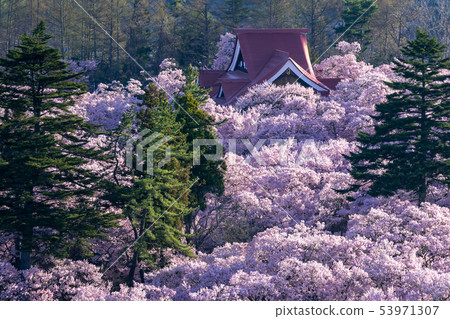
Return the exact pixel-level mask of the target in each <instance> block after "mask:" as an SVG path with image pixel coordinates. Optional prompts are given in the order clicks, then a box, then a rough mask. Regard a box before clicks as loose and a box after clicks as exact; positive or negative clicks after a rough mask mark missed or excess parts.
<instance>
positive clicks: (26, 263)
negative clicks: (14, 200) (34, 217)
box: [19, 225, 33, 270]
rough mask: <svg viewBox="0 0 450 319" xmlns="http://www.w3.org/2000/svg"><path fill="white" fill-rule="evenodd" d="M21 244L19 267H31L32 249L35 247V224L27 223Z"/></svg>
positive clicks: (21, 268) (24, 268)
mask: <svg viewBox="0 0 450 319" xmlns="http://www.w3.org/2000/svg"><path fill="white" fill-rule="evenodd" d="M19 246H20V254H19V256H20V257H19V258H20V262H19V269H20V270H26V269H30V267H31V251H32V248H33V226H30V225H25V227H24V229H23V230H22V240H21V243H20V244H19Z"/></svg>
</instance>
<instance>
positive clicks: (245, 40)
mask: <svg viewBox="0 0 450 319" xmlns="http://www.w3.org/2000/svg"><path fill="white" fill-rule="evenodd" d="M233 31H234V32H235V33H236V36H237V39H238V40H239V44H240V46H241V52H242V56H243V58H244V61H245V64H246V66H247V70H248V73H249V74H250V77H251V78H254V77H255V76H256V75H257V74H258V73H259V72H260V71H261V69H262V68H264V66H265V65H266V63H267V62H268V61H269V59H270V58H271V57H272V54H273V51H275V50H279V51H284V52H286V53H288V54H289V56H290V57H291V58H292V59H293V60H294V61H295V62H297V64H298V65H300V66H301V67H302V68H303V69H305V70H309V71H308V72H310V73H311V74H314V72H313V71H312V66H311V61H310V60H309V52H308V44H307V41H306V34H307V33H308V32H309V29H234V30H233Z"/></svg>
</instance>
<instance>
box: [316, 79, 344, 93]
mask: <svg viewBox="0 0 450 319" xmlns="http://www.w3.org/2000/svg"><path fill="white" fill-rule="evenodd" d="M317 80H319V81H320V82H322V83H323V84H325V85H326V86H328V87H329V88H330V89H331V90H336V86H337V85H338V83H339V82H341V80H342V79H341V78H317Z"/></svg>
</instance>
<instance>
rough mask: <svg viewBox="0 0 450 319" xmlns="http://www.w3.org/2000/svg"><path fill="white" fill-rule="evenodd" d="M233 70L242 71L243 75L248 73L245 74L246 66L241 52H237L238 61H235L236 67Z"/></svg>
mask: <svg viewBox="0 0 450 319" xmlns="http://www.w3.org/2000/svg"><path fill="white" fill-rule="evenodd" d="M234 69H235V70H239V71H242V72H245V73H248V72H247V66H246V65H245V61H244V58H243V57H242V52H241V51H239V56H238V59H237V62H236V67H235V68H234Z"/></svg>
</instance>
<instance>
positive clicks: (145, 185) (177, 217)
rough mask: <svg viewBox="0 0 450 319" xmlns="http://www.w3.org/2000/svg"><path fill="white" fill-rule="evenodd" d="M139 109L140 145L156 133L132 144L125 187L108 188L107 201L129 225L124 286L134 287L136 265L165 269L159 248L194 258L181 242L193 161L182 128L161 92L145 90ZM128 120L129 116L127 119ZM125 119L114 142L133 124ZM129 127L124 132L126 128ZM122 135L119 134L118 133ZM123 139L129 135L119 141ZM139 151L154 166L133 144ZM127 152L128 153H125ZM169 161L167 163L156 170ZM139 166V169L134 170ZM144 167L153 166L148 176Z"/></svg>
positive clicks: (191, 182) (137, 120)
mask: <svg viewBox="0 0 450 319" xmlns="http://www.w3.org/2000/svg"><path fill="white" fill-rule="evenodd" d="M143 105H144V106H145V108H143V109H142V110H141V111H139V112H138V114H137V118H136V124H137V127H138V129H139V132H143V131H144V130H146V132H147V134H145V136H143V139H145V138H147V137H149V136H152V134H154V133H157V134H160V136H158V137H156V138H155V139H154V140H152V141H151V142H150V143H148V144H146V143H142V140H136V142H135V143H134V144H135V147H134V148H133V150H134V151H133V152H132V160H133V166H132V169H131V180H130V182H131V185H130V183H120V182H119V181H118V180H119V179H120V178H117V177H116V178H115V180H116V183H115V184H111V185H110V187H111V188H110V189H111V191H110V192H109V194H108V196H107V197H106V199H108V200H109V201H110V202H111V203H112V204H113V205H114V206H116V207H118V208H121V209H122V211H123V214H124V216H125V217H126V218H127V219H128V220H129V222H130V224H131V227H132V232H133V238H134V240H135V244H134V245H133V247H132V250H131V252H132V253H131V255H132V256H131V262H130V264H129V272H128V278H127V284H128V285H129V286H133V281H134V278H135V273H136V270H137V269H138V266H139V263H140V262H146V263H148V264H149V266H151V267H158V266H164V264H165V261H164V255H163V253H162V251H163V249H164V248H173V249H175V250H177V251H181V252H183V253H184V254H186V255H187V256H190V257H194V256H195V255H194V254H193V253H192V251H191V248H190V247H189V246H188V245H186V244H184V243H183V242H182V237H185V235H184V234H183V232H182V226H183V219H184V217H185V216H186V215H188V214H189V213H190V212H191V209H190V208H189V193H190V188H191V186H192V184H195V180H194V181H191V180H190V179H189V178H190V176H189V170H190V165H186V164H187V163H188V162H190V161H191V159H192V155H191V152H190V150H189V148H188V144H187V143H186V137H185V135H184V134H183V133H182V132H181V124H180V123H178V122H177V121H176V116H177V115H176V114H177V113H176V111H174V110H173V107H172V105H171V104H170V103H169V102H168V101H167V98H166V95H165V93H164V92H163V91H159V90H158V89H157V88H156V86H155V85H153V84H150V85H149V87H148V88H147V89H146V92H145V94H144V97H143ZM130 114H131V113H130ZM130 114H128V115H127V114H125V115H124V119H123V121H122V125H121V126H120V127H119V128H118V132H117V133H116V134H118V136H120V135H121V134H123V132H127V131H129V130H130V128H131V126H132V125H131V124H132V122H133V120H132V119H130V118H129V115H130ZM127 123H128V127H126V126H127ZM120 131H121V132H120ZM124 136H126V137H128V134H126V135H124ZM163 138H167V141H166V142H164V143H163V144H162V145H159V146H158V148H157V149H155V150H151V149H150V147H152V146H153V145H156V144H155V143H157V142H158V141H159V140H162V139H163ZM140 143H141V145H142V154H150V153H148V152H151V156H152V159H153V164H152V163H150V162H148V158H147V156H143V158H141V159H140V158H139V157H138V154H137V152H136V150H137V147H138V144H140ZM128 151H130V150H128ZM167 155H169V157H170V158H169V161H168V162H167V163H165V164H164V165H158V163H162V161H163V160H164V159H165V158H166V156H167ZM139 163H141V164H142V166H140V167H139V166H138V164H139ZM148 165H152V172H151V174H149V171H148ZM115 171H116V174H119V175H120V174H122V177H121V178H123V177H125V178H127V176H130V175H129V174H130V171H129V170H128V169H122V170H121V169H120V168H117V169H116V170H115ZM139 274H140V279H141V281H143V280H144V278H143V276H144V273H143V269H142V267H141V268H140V269H139Z"/></svg>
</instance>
